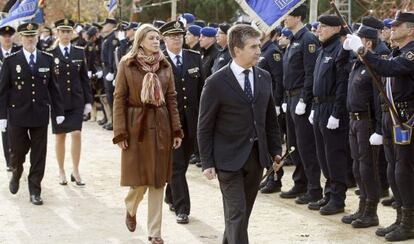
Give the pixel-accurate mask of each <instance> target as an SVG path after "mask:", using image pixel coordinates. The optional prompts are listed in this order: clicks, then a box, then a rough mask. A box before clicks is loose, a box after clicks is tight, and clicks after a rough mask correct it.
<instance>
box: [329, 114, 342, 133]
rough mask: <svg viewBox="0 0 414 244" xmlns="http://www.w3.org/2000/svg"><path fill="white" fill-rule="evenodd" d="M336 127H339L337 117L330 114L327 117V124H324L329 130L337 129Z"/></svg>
mask: <svg viewBox="0 0 414 244" xmlns="http://www.w3.org/2000/svg"><path fill="white" fill-rule="evenodd" d="M338 127H339V119H337V118H335V117H334V116H332V115H331V116H330V117H329V119H328V124H327V125H326V128H328V129H330V130H335V129H338Z"/></svg>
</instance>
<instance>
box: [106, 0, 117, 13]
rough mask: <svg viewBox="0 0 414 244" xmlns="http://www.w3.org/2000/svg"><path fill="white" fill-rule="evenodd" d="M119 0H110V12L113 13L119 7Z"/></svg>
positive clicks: (108, 6) (108, 8)
mask: <svg viewBox="0 0 414 244" xmlns="http://www.w3.org/2000/svg"><path fill="white" fill-rule="evenodd" d="M117 5H118V0H109V3H108V5H107V6H106V7H107V10H108V13H109V14H111V13H112V12H113V11H114V10H115V9H116V7H117Z"/></svg>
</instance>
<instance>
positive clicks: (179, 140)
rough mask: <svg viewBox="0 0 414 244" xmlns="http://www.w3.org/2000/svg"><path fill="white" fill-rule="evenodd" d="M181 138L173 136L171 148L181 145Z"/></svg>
mask: <svg viewBox="0 0 414 244" xmlns="http://www.w3.org/2000/svg"><path fill="white" fill-rule="evenodd" d="M181 141H182V139H181V138H180V137H175V138H174V143H173V148H174V149H178V148H179V147H180V146H181Z"/></svg>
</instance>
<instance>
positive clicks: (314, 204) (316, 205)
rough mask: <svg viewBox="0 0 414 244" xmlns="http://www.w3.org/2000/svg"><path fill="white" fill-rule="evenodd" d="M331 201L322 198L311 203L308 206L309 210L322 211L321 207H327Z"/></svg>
mask: <svg viewBox="0 0 414 244" xmlns="http://www.w3.org/2000/svg"><path fill="white" fill-rule="evenodd" d="M328 202H329V199H328V198H327V197H324V198H322V199H321V200H319V201H316V202H310V203H309V204H308V209H310V210H319V209H321V207H323V206H325V205H326V204H328Z"/></svg>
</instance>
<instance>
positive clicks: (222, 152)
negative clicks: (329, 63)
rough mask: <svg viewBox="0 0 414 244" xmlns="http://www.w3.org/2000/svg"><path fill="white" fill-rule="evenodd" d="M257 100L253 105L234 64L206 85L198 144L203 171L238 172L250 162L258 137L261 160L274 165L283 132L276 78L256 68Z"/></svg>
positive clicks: (263, 162) (208, 80) (201, 104)
mask: <svg viewBox="0 0 414 244" xmlns="http://www.w3.org/2000/svg"><path fill="white" fill-rule="evenodd" d="M253 72H254V100H253V102H252V103H251V102H249V100H248V98H247V96H246V95H245V93H244V91H243V89H242V88H241V87H240V85H239V83H238V82H237V80H236V77H235V76H234V74H233V72H232V70H231V69H230V64H228V65H226V66H225V67H223V69H221V70H219V71H217V72H216V73H215V74H212V75H211V76H210V77H209V78H208V79H207V80H206V82H205V85H204V88H203V92H202V94H201V101H200V114H199V119H198V143H199V150H200V156H201V162H202V165H203V169H207V168H211V167H215V168H217V169H219V170H226V171H237V170H239V169H240V168H242V167H243V165H244V163H245V162H246V161H247V159H248V157H249V155H250V152H251V150H252V147H253V143H254V130H256V135H257V138H258V145H259V160H260V163H261V165H262V166H263V167H268V166H270V165H271V163H272V160H271V156H275V155H280V153H281V150H282V148H281V140H280V130H279V125H278V123H277V119H276V110H275V104H274V101H273V95H272V78H271V76H270V74H269V73H268V72H267V71H264V70H262V69H260V68H257V67H254V68H253Z"/></svg>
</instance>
